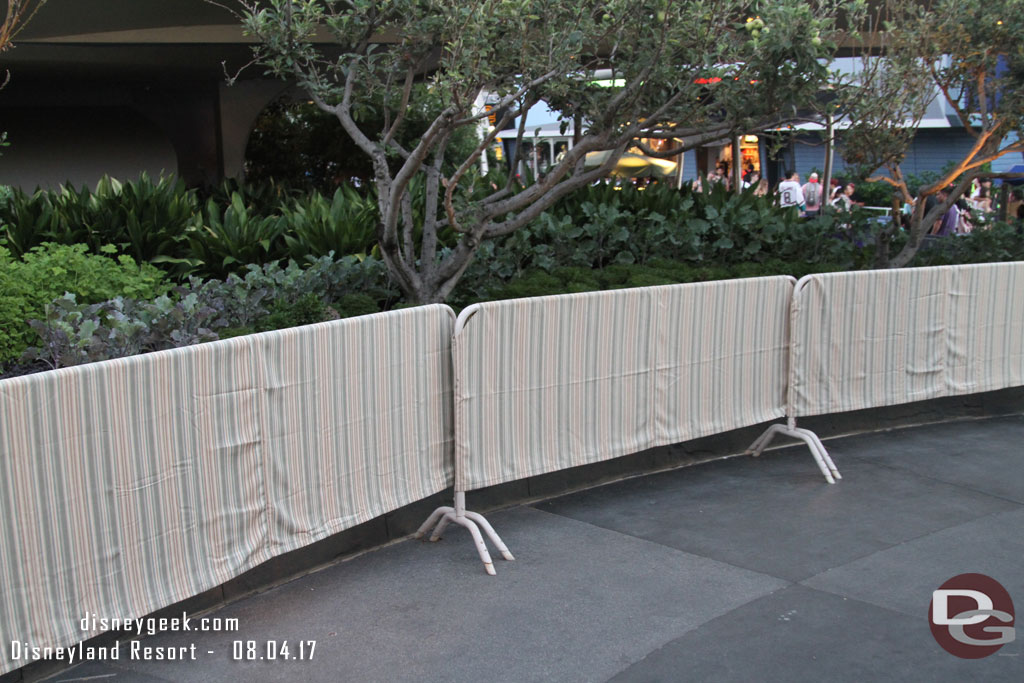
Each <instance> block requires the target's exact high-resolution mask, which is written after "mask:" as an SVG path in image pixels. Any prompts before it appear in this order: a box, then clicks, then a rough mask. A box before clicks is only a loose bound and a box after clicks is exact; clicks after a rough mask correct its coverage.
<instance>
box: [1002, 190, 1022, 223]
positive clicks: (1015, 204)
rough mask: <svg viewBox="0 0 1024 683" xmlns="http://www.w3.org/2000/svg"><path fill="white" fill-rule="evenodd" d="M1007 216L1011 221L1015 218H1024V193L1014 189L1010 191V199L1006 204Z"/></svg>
mask: <svg viewBox="0 0 1024 683" xmlns="http://www.w3.org/2000/svg"><path fill="white" fill-rule="evenodd" d="M1006 209H1007V210H1006V217H1007V218H1009V219H1010V220H1011V221H1012V220H1013V219H1014V218H1017V219H1020V218H1024V193H1022V192H1021V191H1020V190H1014V191H1013V192H1011V193H1010V201H1009V202H1007V205H1006Z"/></svg>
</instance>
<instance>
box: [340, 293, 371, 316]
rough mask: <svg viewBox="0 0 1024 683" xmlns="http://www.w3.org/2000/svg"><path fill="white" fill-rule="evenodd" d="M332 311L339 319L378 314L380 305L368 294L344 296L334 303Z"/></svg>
mask: <svg viewBox="0 0 1024 683" xmlns="http://www.w3.org/2000/svg"><path fill="white" fill-rule="evenodd" d="M334 310H336V311H337V312H338V316H339V317H341V318H351V317H354V316H357V315H369V314H371V313H380V310H381V309H380V305H379V304H378V303H377V302H376V301H374V300H373V298H372V297H370V296H369V295H368V294H345V295H344V296H342V297H341V298H340V299H338V300H337V301H336V302H335V303H334Z"/></svg>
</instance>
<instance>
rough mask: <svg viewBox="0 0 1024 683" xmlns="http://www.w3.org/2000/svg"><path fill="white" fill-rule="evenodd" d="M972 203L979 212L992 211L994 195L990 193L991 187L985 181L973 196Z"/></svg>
mask: <svg viewBox="0 0 1024 683" xmlns="http://www.w3.org/2000/svg"><path fill="white" fill-rule="evenodd" d="M989 186H991V183H989ZM970 204H971V207H972V208H973V209H975V210H976V211H978V213H982V214H985V213H991V212H992V197H991V196H990V195H989V188H988V187H986V186H985V185H984V183H982V185H981V187H979V188H978V193H977V194H976V195H974V196H973V197H971V201H970Z"/></svg>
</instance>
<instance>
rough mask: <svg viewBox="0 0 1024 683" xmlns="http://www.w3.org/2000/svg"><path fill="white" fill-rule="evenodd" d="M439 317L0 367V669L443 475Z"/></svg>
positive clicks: (411, 493) (446, 356) (204, 585)
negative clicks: (29, 367) (46, 366)
mask: <svg viewBox="0 0 1024 683" xmlns="http://www.w3.org/2000/svg"><path fill="white" fill-rule="evenodd" d="M453 322H454V315H453V314H452V312H451V309H449V308H448V307H446V306H427V307H421V308H415V309H407V310H404V311H399V312H395V313H384V314H378V315H372V316H365V317H362V318H355V319H349V320H341V321H336V322H330V323H321V324H319V325H312V326H307V327H303V328H296V329H293V330H288V331H283V332H275V333H267V334H263V335H254V336H247V337H240V338H237V339H231V340H227V341H221V342H214V343H211V344H201V345H198V346H191V347H187V348H182V349H175V350H171V351H162V352H158V353H152V354H145V355H141V356H134V357H130V358H123V359H118V360H113V361H106V362H103V363H95V364H91V365H84V366H79V367H74V368H67V369H63V370H57V371H54V372H48V373H42V374H38V375H30V376H26V377H19V378H14V379H7V380H3V381H0V511H2V514H0V529H2V533H0V642H3V643H5V646H4V647H3V648H0V652H2V654H0V673H2V672H4V671H8V670H10V669H13V668H17V667H19V666H22V665H24V664H26V663H28V662H26V661H24V660H22V661H14V660H12V654H11V653H12V650H11V649H10V648H8V647H7V646H6V644H9V643H12V642H15V641H17V642H18V643H19V647H20V648H22V649H23V650H27V649H28V648H47V647H49V648H55V647H62V646H68V645H71V644H74V643H77V642H79V641H81V640H84V639H86V638H88V637H90V636H92V635H95V634H96V633H98V632H100V631H102V630H106V628H109V627H110V626H109V624H110V623H111V622H110V620H112V619H118V620H123V619H129V618H138V617H142V616H144V615H146V614H148V613H150V612H153V611H154V610H156V609H159V608H162V607H165V606H167V605H171V604H173V603H175V602H178V601H180V600H183V599H185V598H188V597H191V596H193V595H196V594H198V593H201V592H202V591H204V590H207V589H209V588H213V587H214V586H217V585H219V584H222V583H224V582H225V581H228V580H229V579H231V578H233V577H235V576H237V575H239V574H240V573H242V572H243V571H245V570H247V569H249V568H251V567H254V566H256V565H257V564H259V563H261V562H263V561H265V560H267V559H269V558H271V557H273V556H275V555H278V554H280V553H283V552H285V551H287V550H291V549H293V548H297V547H300V546H303V545H306V544H308V543H311V542H313V541H315V540H317V539H319V538H323V537H325V536H327V535H329V534H331V533H335V532H337V531H340V530H342V529H345V528H348V527H351V526H353V525H355V524H357V523H359V522H361V521H364V520H367V519H371V518H373V517H376V516H379V515H381V514H384V513H385V512H388V511H390V510H392V509H395V508H397V507H400V506H402V505H404V504H406V503H408V502H411V501H413V500H417V499H419V498H423V497H425V496H428V495H431V494H434V493H437V492H440V491H442V490H444V489H445V488H446V487H447V486H449V485H450V484H451V481H452V471H451V448H452V442H451V433H452V425H451V417H452V416H451V407H450V406H451V368H450V354H451V352H450V342H451V334H452V327H453ZM83 619H87V621H85V622H83ZM98 620H106V623H107V624H108V626H107V627H104V626H103V624H102V623H101V622H99V621H98ZM83 624H84V625H83Z"/></svg>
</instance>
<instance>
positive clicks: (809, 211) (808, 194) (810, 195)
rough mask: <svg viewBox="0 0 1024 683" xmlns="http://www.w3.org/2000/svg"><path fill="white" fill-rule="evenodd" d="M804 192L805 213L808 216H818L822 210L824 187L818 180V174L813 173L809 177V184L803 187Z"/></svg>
mask: <svg viewBox="0 0 1024 683" xmlns="http://www.w3.org/2000/svg"><path fill="white" fill-rule="evenodd" d="M800 189H801V190H803V193H804V202H805V206H804V213H805V214H806V215H807V216H817V215H818V213H820V212H821V202H822V199H823V198H822V194H823V192H822V187H821V183H819V182H818V174H817V173H812V174H811V175H810V177H809V178H808V179H807V184H806V185H804V186H803V187H802V188H800Z"/></svg>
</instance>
